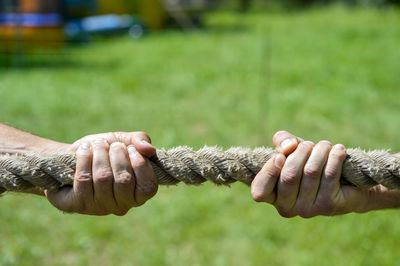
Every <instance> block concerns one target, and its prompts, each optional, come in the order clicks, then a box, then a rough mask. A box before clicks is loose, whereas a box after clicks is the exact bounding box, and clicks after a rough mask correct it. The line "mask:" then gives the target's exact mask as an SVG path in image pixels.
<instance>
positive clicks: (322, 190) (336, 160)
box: [314, 144, 347, 215]
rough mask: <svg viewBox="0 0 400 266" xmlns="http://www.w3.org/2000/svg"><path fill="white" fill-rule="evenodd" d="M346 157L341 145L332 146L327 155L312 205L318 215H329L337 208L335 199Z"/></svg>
mask: <svg viewBox="0 0 400 266" xmlns="http://www.w3.org/2000/svg"><path fill="white" fill-rule="evenodd" d="M346 156H347V155H346V148H345V147H344V146H343V145H342V144H337V145H335V146H333V148H332V150H331V151H330V153H329V156H328V161H327V163H326V166H325V169H324V170H323V172H322V178H321V183H320V187H319V190H318V194H317V198H316V201H315V204H314V205H315V209H316V211H317V212H318V213H319V214H322V215H329V214H332V213H333V212H334V211H335V209H336V208H337V206H336V204H335V198H336V197H337V195H338V193H339V192H340V177H341V174H342V166H343V162H344V160H345V159H346Z"/></svg>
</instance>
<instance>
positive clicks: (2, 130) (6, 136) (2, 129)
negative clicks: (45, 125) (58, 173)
mask: <svg viewBox="0 0 400 266" xmlns="http://www.w3.org/2000/svg"><path fill="white" fill-rule="evenodd" d="M70 146H71V145H70V144H66V143H61V142H57V141H53V140H50V139H46V138H42V137H39V136H35V135H33V134H31V133H28V132H25V131H22V130H19V129H16V128H13V127H11V126H7V125H4V124H2V123H0V154H2V153H3V154H4V153H11V154H17V153H26V152H43V153H53V152H61V151H67V150H69V149H70ZM25 192H26V193H31V194H36V195H44V194H43V191H42V190H41V189H38V188H32V189H29V190H27V191H25Z"/></svg>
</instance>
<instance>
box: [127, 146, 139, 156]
mask: <svg viewBox="0 0 400 266" xmlns="http://www.w3.org/2000/svg"><path fill="white" fill-rule="evenodd" d="M128 153H129V156H131V157H133V156H135V155H136V154H137V153H138V152H137V150H136V149H135V147H133V146H129V147H128Z"/></svg>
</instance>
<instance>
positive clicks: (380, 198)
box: [366, 185, 400, 211]
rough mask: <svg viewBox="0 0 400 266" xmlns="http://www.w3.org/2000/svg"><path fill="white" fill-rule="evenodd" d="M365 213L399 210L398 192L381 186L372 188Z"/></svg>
mask: <svg viewBox="0 0 400 266" xmlns="http://www.w3.org/2000/svg"><path fill="white" fill-rule="evenodd" d="M369 195H370V196H369V200H368V204H367V209H366V211H372V210H382V209H397V208H400V191H398V190H389V189H387V188H385V187H383V186H381V185H379V186H376V187H373V188H371V189H370V192H369Z"/></svg>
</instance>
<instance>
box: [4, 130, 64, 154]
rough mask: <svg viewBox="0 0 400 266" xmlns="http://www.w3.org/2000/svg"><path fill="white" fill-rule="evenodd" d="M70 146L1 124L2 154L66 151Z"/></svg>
mask: <svg viewBox="0 0 400 266" xmlns="http://www.w3.org/2000/svg"><path fill="white" fill-rule="evenodd" d="M69 149H70V144H66V143H61V142H57V141H53V140H50V139H46V138H42V137H39V136H35V135H33V134H31V133H28V132H25V131H22V130H19V129H16V128H13V127H11V126H7V125H4V124H2V123H0V154H1V153H25V152H43V153H52V152H59V151H66V150H69Z"/></svg>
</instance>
